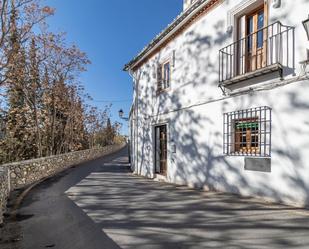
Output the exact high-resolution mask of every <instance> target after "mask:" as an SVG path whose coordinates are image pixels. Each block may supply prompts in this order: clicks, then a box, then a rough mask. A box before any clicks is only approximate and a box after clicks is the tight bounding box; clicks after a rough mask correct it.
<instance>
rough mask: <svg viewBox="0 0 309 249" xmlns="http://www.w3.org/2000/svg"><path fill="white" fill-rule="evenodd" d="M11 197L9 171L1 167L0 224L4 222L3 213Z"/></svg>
mask: <svg viewBox="0 0 309 249" xmlns="http://www.w3.org/2000/svg"><path fill="white" fill-rule="evenodd" d="M8 195H9V177H8V170H7V169H6V168H3V167H0V224H1V223H2V222H3V212H4V211H5V207H6V201H7V197H8Z"/></svg>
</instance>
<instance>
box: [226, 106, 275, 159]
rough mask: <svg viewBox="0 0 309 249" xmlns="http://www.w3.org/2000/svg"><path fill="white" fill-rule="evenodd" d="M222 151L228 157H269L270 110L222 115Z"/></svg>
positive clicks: (261, 109)
mask: <svg viewBox="0 0 309 249" xmlns="http://www.w3.org/2000/svg"><path fill="white" fill-rule="evenodd" d="M223 123H224V136H223V137H224V138H223V139H224V140H223V150H224V154H225V155H230V156H260V157H270V156H271V108H269V107H266V106H265V107H258V108H252V109H247V110H241V111H235V112H230V113H225V114H224V121H223Z"/></svg>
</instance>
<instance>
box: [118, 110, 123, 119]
mask: <svg viewBox="0 0 309 249" xmlns="http://www.w3.org/2000/svg"><path fill="white" fill-rule="evenodd" d="M118 113H119V117H120V118H122V117H123V114H124V112H123V110H122V109H120V110H119V112H118Z"/></svg>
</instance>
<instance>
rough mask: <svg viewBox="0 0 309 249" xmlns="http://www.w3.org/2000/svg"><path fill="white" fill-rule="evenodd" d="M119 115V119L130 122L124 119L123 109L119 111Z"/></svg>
mask: <svg viewBox="0 0 309 249" xmlns="http://www.w3.org/2000/svg"><path fill="white" fill-rule="evenodd" d="M118 114H119V118H121V119H123V120H125V121H129V118H126V117H123V115H124V111H123V110H122V109H120V110H119V111H118Z"/></svg>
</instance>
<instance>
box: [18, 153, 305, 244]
mask: <svg viewBox="0 0 309 249" xmlns="http://www.w3.org/2000/svg"><path fill="white" fill-rule="evenodd" d="M125 153H126V151H125V150H123V151H121V152H120V153H118V154H117V155H114V156H110V157H107V158H103V159H99V160H96V161H93V162H90V163H86V164H83V165H81V166H79V167H76V168H74V169H71V170H68V171H67V172H65V173H62V174H60V175H59V176H58V177H55V178H53V179H51V180H49V181H47V182H44V183H43V184H40V185H39V186H37V187H36V188H35V189H34V190H33V191H32V192H31V193H30V194H29V195H28V196H27V197H26V200H25V201H24V203H23V206H22V208H21V210H20V216H19V217H22V218H23V219H21V221H20V222H19V224H20V226H21V231H22V234H23V241H22V242H21V244H22V248H25V249H36V248H59V249H120V248H123V249H140V248H143V249H169V248H172V249H178V248H179V249H180V248H181V249H185V248H190V249H201V248H235V249H236V248H237V249H242V248H246V249H247V248H256V249H262V248H272V249H274V248H309V213H308V212H305V211H302V210H298V209H293V208H290V207H286V206H281V205H267V204H263V203H259V202H258V201H256V200H254V199H250V198H239V197H237V196H234V195H229V194H218V193H206V192H200V191H194V190H189V189H187V188H185V187H176V186H173V185H169V184H163V183H157V182H153V181H151V180H147V179H143V178H140V177H134V176H131V175H130V174H129V173H128V170H127V167H126V165H127V164H126V162H127V158H126V154H125Z"/></svg>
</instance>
